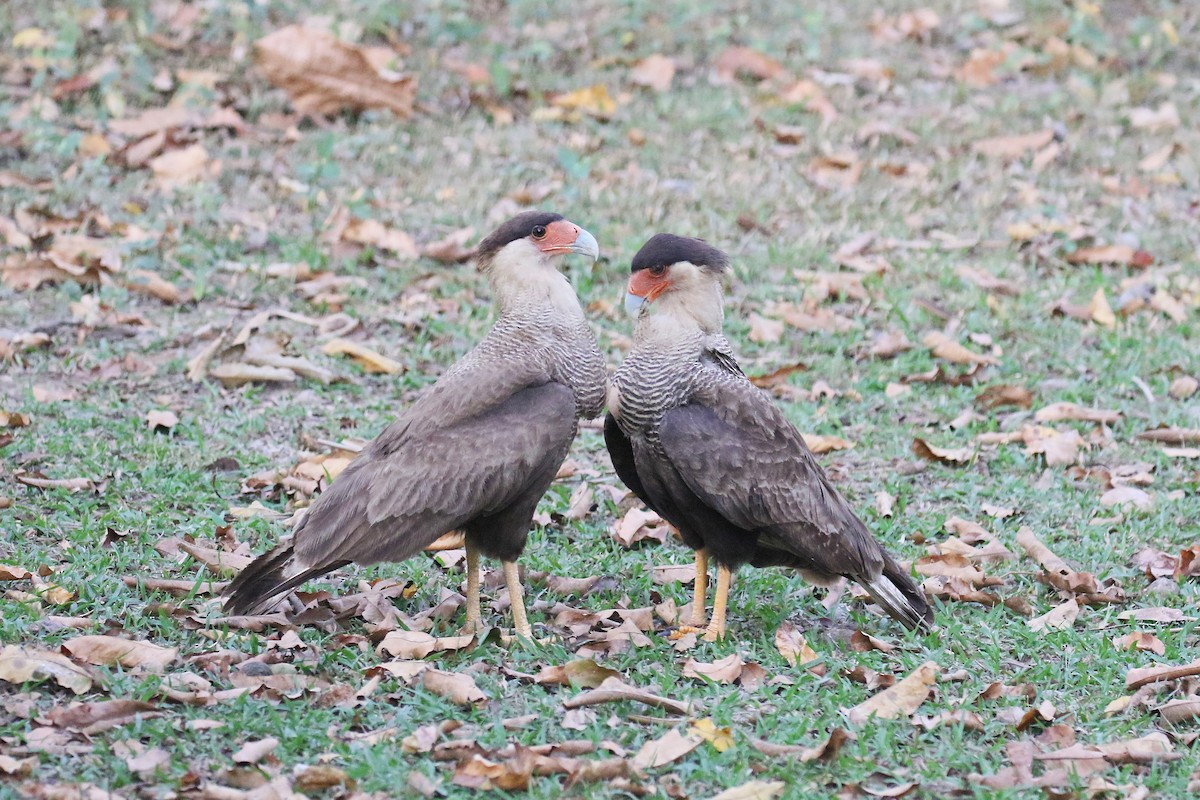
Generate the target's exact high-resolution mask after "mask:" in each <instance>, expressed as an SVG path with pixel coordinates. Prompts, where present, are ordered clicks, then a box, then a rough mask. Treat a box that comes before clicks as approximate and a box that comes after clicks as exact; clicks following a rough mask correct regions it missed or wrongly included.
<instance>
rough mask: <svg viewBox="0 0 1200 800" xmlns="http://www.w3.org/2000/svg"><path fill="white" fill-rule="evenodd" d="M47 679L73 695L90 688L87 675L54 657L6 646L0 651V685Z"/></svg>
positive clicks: (52, 654) (57, 655) (66, 660)
mask: <svg viewBox="0 0 1200 800" xmlns="http://www.w3.org/2000/svg"><path fill="white" fill-rule="evenodd" d="M48 678H52V679H54V682H55V683H57V684H58V685H59V686H61V687H63V688H64V689H70V690H71V691H72V692H74V693H75V694H83V693H84V692H86V691H88V690H89V689H91V688H92V677H91V675H90V674H88V672H87V671H86V670H85V669H83V668H82V667H79V666H78V665H76V664H72V663H71V662H70V660H68V659H67V658H65V657H63V656H61V655H59V654H58V653H52V652H50V651H48V650H39V649H37V648H27V647H17V646H16V645H6V646H5V647H4V648H3V649H2V650H0V681H6V682H8V683H13V684H22V683H26V682H29V681H43V680H46V679H48Z"/></svg>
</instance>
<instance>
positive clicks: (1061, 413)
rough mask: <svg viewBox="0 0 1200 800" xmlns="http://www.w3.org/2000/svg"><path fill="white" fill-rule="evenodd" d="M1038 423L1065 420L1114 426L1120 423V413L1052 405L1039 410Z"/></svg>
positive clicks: (1070, 404) (1036, 416)
mask: <svg viewBox="0 0 1200 800" xmlns="http://www.w3.org/2000/svg"><path fill="white" fill-rule="evenodd" d="M1033 417H1034V419H1036V420H1037V421H1038V422H1061V421H1063V420H1078V421H1080V422H1099V423H1101V424H1104V425H1113V424H1115V423H1117V422H1119V421H1120V419H1121V412H1120V411H1109V410H1107V409H1103V408H1084V407H1083V406H1080V405H1076V404H1075V403H1052V404H1050V405H1048V406H1046V407H1045V408H1039V409H1038V411H1037V413H1036V414H1034V415H1033Z"/></svg>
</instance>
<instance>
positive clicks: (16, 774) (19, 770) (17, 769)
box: [0, 754, 38, 779]
mask: <svg viewBox="0 0 1200 800" xmlns="http://www.w3.org/2000/svg"><path fill="white" fill-rule="evenodd" d="M37 765H38V759H37V756H30V757H29V758H13V757H12V756H6V755H2V754H0V775H2V776H5V777H8V778H17V779H24V778H28V777H29V776H30V775H32V774H33V769H34V767H36V766H37Z"/></svg>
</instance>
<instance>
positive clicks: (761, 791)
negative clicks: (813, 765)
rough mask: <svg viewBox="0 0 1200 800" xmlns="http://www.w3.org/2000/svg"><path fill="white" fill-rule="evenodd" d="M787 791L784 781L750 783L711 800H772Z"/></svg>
mask: <svg viewBox="0 0 1200 800" xmlns="http://www.w3.org/2000/svg"><path fill="white" fill-rule="evenodd" d="M785 789H787V784H786V783H784V782H783V781H749V782H748V783H743V784H742V785H741V786H735V787H733V788H732V789H726V790H725V791H723V792H721V793H720V794H715V795H713V796H712V797H711V798H709V800H772V798H774V797H779V796H780V795H781V794H783V791H784V790H785Z"/></svg>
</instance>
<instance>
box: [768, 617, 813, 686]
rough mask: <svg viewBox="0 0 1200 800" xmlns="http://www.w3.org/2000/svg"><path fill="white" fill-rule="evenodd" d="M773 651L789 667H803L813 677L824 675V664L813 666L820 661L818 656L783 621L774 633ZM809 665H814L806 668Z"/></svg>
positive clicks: (791, 625) (789, 625)
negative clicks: (781, 657) (774, 650)
mask: <svg viewBox="0 0 1200 800" xmlns="http://www.w3.org/2000/svg"><path fill="white" fill-rule="evenodd" d="M775 649H777V650H778V651H779V654H780V655H781V656H783V659H784V660H785V661H787V663H788V664H789V665H790V666H793V667H796V666H799V667H805V668H806V669H807V670H808V671H809V672H812V673H813V674H814V675H823V674H825V665H824V664H814V662H816V661H818V660H819V659H820V656H819V655H817V653H816V651H815V650H813V649H812V647H810V646H809V644H808V641H807V640H806V639H805V638H804V635H803V634H801V633H800V631H798V630H796V626H795V625H793V624H792V623H790V622H786V621H785V622H783V623H782V624H781V625H780V626H779V629H778V630H776V631H775ZM809 664H814V665H813V666H811V667H810V666H807V665H809Z"/></svg>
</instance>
